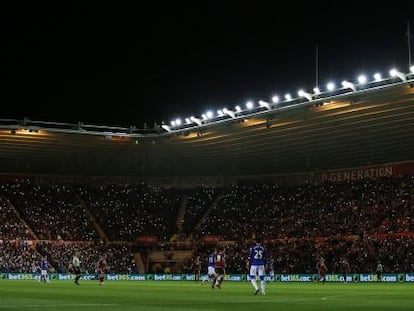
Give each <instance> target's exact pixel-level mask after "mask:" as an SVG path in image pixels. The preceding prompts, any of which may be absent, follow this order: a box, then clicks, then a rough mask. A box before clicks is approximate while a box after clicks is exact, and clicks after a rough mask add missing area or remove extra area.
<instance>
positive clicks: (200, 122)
mask: <svg viewBox="0 0 414 311" xmlns="http://www.w3.org/2000/svg"><path fill="white" fill-rule="evenodd" d="M201 117H202V118H203V119H204V120H206V119H207V116H206V115H205V114H203V115H202V116H201ZM204 117H205V118H204ZM190 120H191V121H193V122H194V123H196V124H198V125H201V124H202V121H201V120H200V119H199V118H195V117H190Z"/></svg>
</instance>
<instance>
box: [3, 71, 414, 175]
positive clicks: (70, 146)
mask: <svg viewBox="0 0 414 311" xmlns="http://www.w3.org/2000/svg"><path fill="white" fill-rule="evenodd" d="M413 78H414V76H413V73H408V74H402V73H398V74H395V73H393V76H390V77H389V78H386V79H376V80H373V81H371V82H364V83H362V82H361V83H353V84H352V87H350V85H348V84H347V83H345V85H344V86H342V87H340V88H337V89H335V90H331V91H323V92H321V93H318V92H312V93H307V94H310V97H309V96H308V95H307V94H305V95H306V97H305V96H303V97H299V98H293V99H292V100H289V101H284V102H283V101H282V102H279V103H277V104H275V103H273V104H270V103H268V104H269V105H263V103H262V105H260V104H256V106H255V108H254V109H248V108H246V109H243V110H240V111H236V109H234V110H233V109H232V110H231V111H232V112H233V114H231V113H223V114H222V115H218V114H217V115H216V116H215V117H213V118H211V119H210V118H208V119H205V120H202V118H200V119H199V120H202V121H201V122H198V123H196V122H193V123H191V124H185V123H184V124H183V125H179V126H172V127H169V128H164V129H163V128H156V129H135V128H122V127H105V126H96V125H85V124H66V123H54V122H39V121H31V120H9V119H8V120H5V119H3V120H0V141H1V146H0V171H1V172H2V173H7V174H45V175H75V176H80V175H81V176H129V177H134V178H140V179H151V178H193V177H204V178H207V177H219V176H226V177H232V176H233V177H237V176H262V175H273V174H292V173H298V172H315V171H323V170H329V169H337V168H346V167H355V166H361V165H372V164H382V163H389V162H397V161H407V160H412V159H414V145H413V144H411V142H412V139H413V135H414V131H413V130H414V125H413V124H414V88H413V83H414V80H413ZM302 95H304V94H303V93H302ZM228 109H229V110H230V108H228ZM176 125H177V124H176Z"/></svg>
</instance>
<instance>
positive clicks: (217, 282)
mask: <svg viewBox="0 0 414 311" xmlns="http://www.w3.org/2000/svg"><path fill="white" fill-rule="evenodd" d="M225 275H226V259H225V254H224V250H220V251H218V252H217V253H216V256H215V264H214V279H213V282H212V283H211V287H212V288H214V286H217V287H218V288H220V289H221V283H223V280H224V276H225Z"/></svg>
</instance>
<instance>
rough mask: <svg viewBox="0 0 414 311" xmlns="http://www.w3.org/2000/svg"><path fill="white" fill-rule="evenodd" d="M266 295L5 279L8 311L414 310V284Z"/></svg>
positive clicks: (2, 301)
mask: <svg viewBox="0 0 414 311" xmlns="http://www.w3.org/2000/svg"><path fill="white" fill-rule="evenodd" d="M266 285H267V289H266V290H267V293H266V295H265V296H262V295H260V293H259V295H257V296H254V295H253V292H254V291H253V288H252V286H251V284H250V283H248V282H243V283H238V282H237V283H236V282H224V283H223V285H222V289H221V290H220V289H218V288H216V289H212V288H211V287H210V286H209V285H200V283H196V282H191V281H187V282H174V281H164V282H151V281H150V282H147V281H145V282H133V281H112V282H111V281H109V282H106V283H105V285H104V286H102V287H101V286H99V284H98V282H97V281H81V285H80V286H76V285H75V284H74V283H73V281H56V282H51V283H46V284H45V283H39V282H37V281H33V280H24V281H22V280H19V281H10V280H1V281H0V311H3V310H45V311H51V310H61V311H64V310H75V311H82V310H88V311H92V310H99V311H105V310H111V311H112V310H149V311H161V310H203V311H208V310H219V309H223V310H229V311H243V310H246V311H255V310H272V311H273V310H283V311H290V310H301V311H303V310H318V311H320V310H353V311H357V310H376V311H378V310H387V311H389V310H414V284H407V283H394V284H386V283H363V284H362V283H353V284H351V283H349V284H341V283H326V284H325V285H322V284H319V283H281V282H278V283H271V284H269V283H268V284H266Z"/></svg>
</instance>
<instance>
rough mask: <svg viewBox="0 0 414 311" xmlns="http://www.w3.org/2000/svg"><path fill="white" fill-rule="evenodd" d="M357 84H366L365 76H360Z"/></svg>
mask: <svg viewBox="0 0 414 311" xmlns="http://www.w3.org/2000/svg"><path fill="white" fill-rule="evenodd" d="M358 83H359V84H365V83H367V77H366V76H365V75H360V76H359V77H358Z"/></svg>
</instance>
